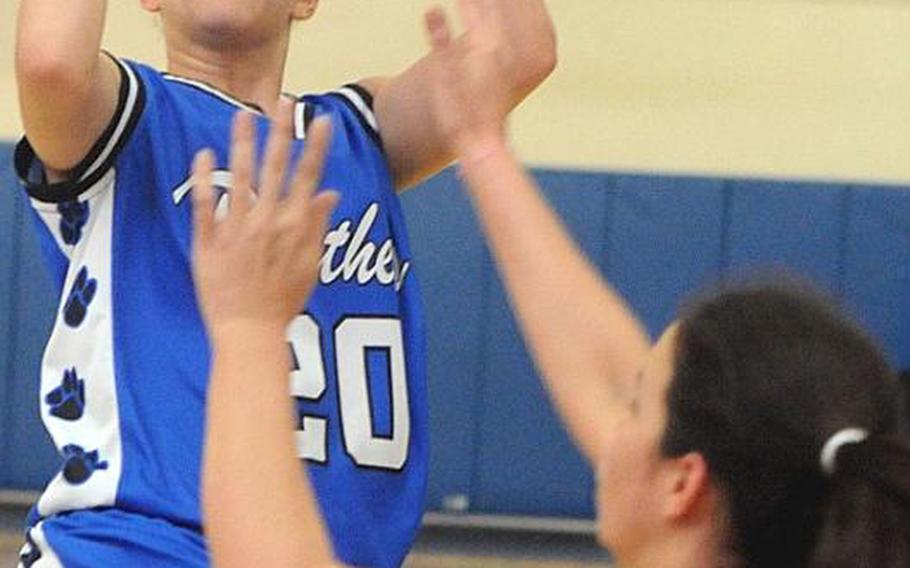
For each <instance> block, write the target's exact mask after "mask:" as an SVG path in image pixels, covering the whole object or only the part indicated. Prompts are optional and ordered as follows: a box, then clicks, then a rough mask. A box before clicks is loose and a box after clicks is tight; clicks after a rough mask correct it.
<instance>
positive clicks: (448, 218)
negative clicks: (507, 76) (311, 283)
mask: <svg viewBox="0 0 910 568" xmlns="http://www.w3.org/2000/svg"><path fill="white" fill-rule="evenodd" d="M402 201H403V204H404V209H405V215H406V216H407V220H408V232H409V235H410V240H411V248H412V249H413V254H414V266H415V267H416V273H415V276H417V277H418V278H419V279H420V285H421V288H422V291H423V298H424V302H423V303H424V313H425V317H426V325H427V352H428V362H427V374H428V381H429V400H430V416H431V420H430V481H429V487H428V494H427V505H428V507H429V508H430V509H432V510H440V509H444V508H446V505H447V504H448V506H449V507H456V508H457V507H458V506H459V501H461V499H460V498H459V496H467V495H468V494H469V493H470V483H471V476H472V471H473V466H474V457H475V442H476V440H475V435H476V432H475V430H476V428H477V421H476V420H474V416H475V415H476V413H477V404H478V402H479V391H480V389H479V382H480V372H479V369H480V364H481V360H480V355H481V351H482V348H483V346H482V340H483V339H482V333H481V330H482V325H483V303H484V300H483V299H484V297H485V290H486V288H487V286H488V283H487V280H486V275H487V273H486V266H487V264H488V262H489V261H488V260H487V253H486V249H485V248H484V246H483V242H482V240H481V237H480V234H479V230H478V228H477V225H476V222H475V218H474V213H473V210H472V208H471V204H470V202H469V199H468V196H467V194H466V193H465V192H464V190H463V189H462V187H461V184H460V183H459V182H458V180H457V179H456V177H455V175H454V172H452V171H451V170H450V171H447V172H445V173H443V174H441V175H439V176H437V177H435V178H434V179H433V180H431V181H429V182H428V183H426V184H424V185H423V186H421V187H420V188H418V189H414V190H412V191H409V192H407V193H405V194H404V197H403V199H402Z"/></svg>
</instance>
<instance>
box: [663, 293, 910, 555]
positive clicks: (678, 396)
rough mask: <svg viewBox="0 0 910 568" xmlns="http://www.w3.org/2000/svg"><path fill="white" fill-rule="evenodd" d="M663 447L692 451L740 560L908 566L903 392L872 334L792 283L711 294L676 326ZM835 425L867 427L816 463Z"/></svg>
mask: <svg viewBox="0 0 910 568" xmlns="http://www.w3.org/2000/svg"><path fill="white" fill-rule="evenodd" d="M676 348H677V353H676V368H675V374H674V377H673V380H672V382H671V384H670V387H669V390H668V395H667V396H668V399H667V405H668V424H667V431H666V433H665V436H664V440H663V448H662V449H663V452H664V454H665V455H667V456H678V455H682V454H683V453H686V452H690V451H696V452H699V453H701V454H702V455H704V456H705V459H706V460H707V462H708V464H709V468H710V470H711V473H712V476H713V479H714V480H715V483H716V484H717V485H718V487H719V488H720V489H721V491H722V492H723V494H724V496H725V498H726V502H727V507H728V510H729V515H730V518H729V526H730V527H731V534H730V543H729V544H730V548H731V550H732V552H733V553H734V554H735V556H736V557H737V558H739V559H740V561H741V563H742V564H743V565H744V566H745V567H746V568H791V567H792V568H796V567H800V568H802V567H806V566H808V567H810V568H848V567H849V568H866V567H870V568H871V567H875V568H907V567H910V502H908V496H910V462H908V456H910V449H908V446H907V440H908V438H907V430H906V422H907V416H906V409H905V406H904V395H903V391H902V390H901V388H900V386H899V384H898V380H897V377H896V376H895V374H894V373H893V372H892V371H891V370H890V369H889V367H888V364H887V362H886V361H885V359H884V358H883V356H882V355H881V353H880V352H879V350H878V349H877V348H876V347H875V345H874V343H873V342H872V341H871V340H870V339H869V338H868V337H867V335H866V334H865V333H864V332H863V331H862V330H860V329H859V328H858V327H857V326H856V325H854V324H853V323H851V322H849V321H848V320H847V319H846V318H844V317H843V316H842V315H841V314H839V313H838V312H837V311H836V310H835V309H833V308H832V307H831V305H830V303H829V302H827V301H824V300H822V299H819V297H818V296H817V295H816V294H810V293H809V292H806V291H804V290H802V289H797V288H795V287H781V286H753V287H749V288H741V289H738V290H733V291H727V292H723V293H720V294H717V295H715V296H713V297H711V298H709V299H707V300H705V301H702V302H700V303H699V304H697V305H696V306H694V308H693V309H691V310H689V311H687V312H686V313H685V314H684V316H683V318H682V319H681V322H680V329H679V335H678V340H677V346H676ZM845 428H861V429H863V430H865V431H867V432H868V434H869V436H868V438H867V439H865V440H864V441H862V442H860V443H852V444H846V445H844V446H842V447H841V448H840V451H839V452H837V458H836V462H835V463H836V467H835V470H834V472H833V474H831V475H827V474H826V473H825V472H824V471H823V470H822V467H821V463H820V454H821V450H822V447H823V446H824V445H825V443H826V442H827V441H828V440H829V439H830V438H831V436H832V435H833V434H835V433H837V432H839V431H841V430H843V429H845Z"/></svg>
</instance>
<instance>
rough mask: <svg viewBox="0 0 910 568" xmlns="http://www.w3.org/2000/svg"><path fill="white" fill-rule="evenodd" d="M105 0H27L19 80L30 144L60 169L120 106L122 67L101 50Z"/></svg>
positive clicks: (21, 22) (20, 24)
mask: <svg viewBox="0 0 910 568" xmlns="http://www.w3.org/2000/svg"><path fill="white" fill-rule="evenodd" d="M106 6H107V3H106V2H105V1H104V0H69V1H67V2H60V1H58V0H22V3H21V5H20V9H19V21H18V29H17V39H16V80H17V83H18V88H19V104H20V107H21V110H22V122H23V124H24V126H25V132H26V134H27V135H28V138H29V140H30V141H31V143H32V146H33V147H34V148H35V150H36V151H37V152H38V155H39V156H41V158H42V160H43V161H44V163H45V164H46V165H47V166H48V167H49V168H51V170H56V171H60V172H63V171H66V170H68V169H70V168H72V167H73V166H75V165H76V164H77V163H78V162H79V161H80V160H81V159H82V158H84V157H85V155H86V154H87V153H88V151H89V149H90V148H91V147H92V145H93V144H94V143H95V142H96V141H97V139H98V137H99V136H100V135H101V133H102V132H103V131H104V129H105V127H106V126H107V125H108V123H109V122H110V120H111V117H112V116H113V114H114V110H115V108H116V103H117V97H118V91H119V85H120V75H119V71H118V70H117V67H116V65H115V64H114V62H113V61H111V60H110V59H109V58H107V57H105V56H103V55H102V54H101V52H100V49H101V36H102V33H103V30H104V16H105V12H106Z"/></svg>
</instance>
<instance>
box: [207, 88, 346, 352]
mask: <svg viewBox="0 0 910 568" xmlns="http://www.w3.org/2000/svg"><path fill="white" fill-rule="evenodd" d="M292 116H293V103H292V102H289V101H285V100H283V101H282V102H281V103H280V104H279V109H278V112H277V116H276V118H275V122H274V123H273V125H272V128H271V133H270V135H269V140H268V144H267V146H266V150H265V154H264V156H263V159H262V163H261V166H260V168H259V169H260V174H259V176H258V180H257V179H255V178H256V175H255V172H256V170H257V168H256V163H255V162H256V158H255V156H256V149H255V136H254V128H253V119H252V116H251V115H250V114H248V113H242V112H241V113H238V114H237V116H236V117H235V119H234V128H233V139H232V145H231V158H230V162H231V164H230V166H231V174H232V175H233V186H234V187H233V189H232V190H231V199H230V208H229V211H228V213H227V215H226V216H225V218H224V219H223V220H221V221H216V220H215V215H214V192H215V190H214V188H213V186H212V180H211V177H212V170H213V168H214V156H213V154H212V152H211V151H209V150H203V151H202V152H199V154H197V156H196V160H195V163H194V165H193V176H194V181H195V187H194V189H193V192H192V193H193V227H194V234H193V275H194V278H195V282H196V290H197V296H198V299H199V303H200V306H201V309H202V314H203V317H204V318H205V320H206V324H207V325H208V328H209V333H210V334H212V335H213V336H214V335H217V334H218V332H219V331H220V330H222V329H226V328H228V327H230V326H232V325H234V324H237V323H239V324H243V325H249V324H253V325H257V326H264V327H268V328H270V329H273V330H275V331H277V332H280V333H283V332H284V329H285V327H286V326H287V324H288V322H290V320H291V319H292V318H293V317H294V316H296V315H297V314H298V313H299V312H300V310H301V309H302V308H303V306H304V304H305V303H306V301H307V299H308V298H309V295H310V292H312V290H313V287H314V285H315V282H316V274H317V270H318V263H319V260H320V257H321V255H322V252H323V239H324V234H325V230H326V224H327V222H328V219H329V216H330V214H331V213H332V211H333V210H334V208H335V204H336V203H337V201H338V195H337V193H335V192H332V191H322V192H319V193H316V189H317V186H318V185H319V183H320V182H321V180H322V171H323V164H324V162H325V156H326V153H327V152H328V147H329V142H330V139H331V124H330V122H329V121H328V120H326V119H317V120H316V121H314V123H313V125H312V126H311V127H310V131H309V133H308V136H307V147H306V152H305V154H304V156H303V157H302V158H301V159H300V160H299V161H298V162H297V164H296V165H294V164H292V163H291V155H290V154H291V152H290V149H291V138H292V126H291V124H292ZM289 172H292V173H289ZM286 187H288V188H289V190H288V191H287V194H286V195H285V188H286ZM255 188H258V192H257V191H256V189H255ZM257 193H258V195H257Z"/></svg>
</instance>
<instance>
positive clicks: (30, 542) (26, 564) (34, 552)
mask: <svg viewBox="0 0 910 568" xmlns="http://www.w3.org/2000/svg"><path fill="white" fill-rule="evenodd" d="M39 560H41V550H40V549H39V548H38V545H37V544H35V541H34V539H32V535H31V533H29V532H27V533H25V546H24V547H23V548H22V552H20V553H19V563H20V564H21V565H22V568H32V566H33V565H34V564H35V563H36V562H38V561H39Z"/></svg>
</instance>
